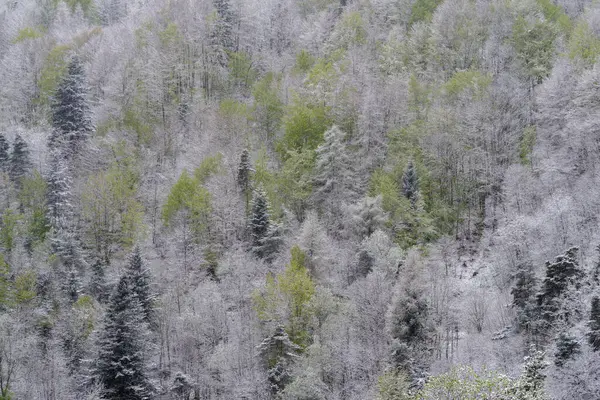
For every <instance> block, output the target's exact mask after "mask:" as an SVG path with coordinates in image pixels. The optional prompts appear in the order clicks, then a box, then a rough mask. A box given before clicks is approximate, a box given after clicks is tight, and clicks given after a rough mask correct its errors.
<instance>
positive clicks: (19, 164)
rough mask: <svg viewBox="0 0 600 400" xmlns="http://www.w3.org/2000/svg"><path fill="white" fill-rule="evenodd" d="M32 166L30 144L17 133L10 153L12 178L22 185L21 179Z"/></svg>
mask: <svg viewBox="0 0 600 400" xmlns="http://www.w3.org/2000/svg"><path fill="white" fill-rule="evenodd" d="M30 167H31V160H30V157H29V146H28V145H27V142H25V140H23V138H22V137H21V135H20V134H17V135H16V136H15V141H14V142H13V150H12V153H11V154H10V171H9V175H10V179H12V181H13V182H15V183H16V184H17V185H18V186H20V184H21V179H22V178H23V177H25V176H26V175H27V173H28V172H29V169H30Z"/></svg>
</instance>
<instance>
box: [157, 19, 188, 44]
mask: <svg viewBox="0 0 600 400" xmlns="http://www.w3.org/2000/svg"><path fill="white" fill-rule="evenodd" d="M158 39H159V40H160V44H161V46H163V47H165V48H167V47H170V46H175V45H177V44H178V43H180V42H181V41H183V37H182V36H181V33H180V32H179V28H178V27H177V24H176V23H175V22H170V23H169V24H167V26H166V27H165V29H163V30H161V31H160V32H158Z"/></svg>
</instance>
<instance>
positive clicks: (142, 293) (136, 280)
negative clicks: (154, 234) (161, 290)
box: [127, 246, 154, 325]
mask: <svg viewBox="0 0 600 400" xmlns="http://www.w3.org/2000/svg"><path fill="white" fill-rule="evenodd" d="M127 275H128V276H129V278H130V281H131V284H132V290H133V291H134V293H135V294H136V296H137V298H138V300H139V302H140V304H141V306H142V310H143V312H144V319H145V321H146V322H147V323H148V324H150V325H152V324H153V322H154V294H153V293H152V288H151V282H152V277H151V276H150V271H149V270H148V269H147V268H146V266H145V265H144V261H143V260H142V254H141V252H140V248H139V246H136V247H135V248H134V249H133V252H132V253H131V255H130V256H129V265H128V268H127Z"/></svg>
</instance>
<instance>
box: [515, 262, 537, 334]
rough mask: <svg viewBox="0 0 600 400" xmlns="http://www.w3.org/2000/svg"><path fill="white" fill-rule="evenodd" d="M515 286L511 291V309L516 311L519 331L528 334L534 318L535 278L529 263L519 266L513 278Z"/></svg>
mask: <svg viewBox="0 0 600 400" xmlns="http://www.w3.org/2000/svg"><path fill="white" fill-rule="evenodd" d="M515 278H516V282H515V286H514V287H513V288H512V290H511V292H510V293H511V294H512V296H513V303H512V304H513V307H515V308H516V309H517V324H518V327H519V329H520V330H524V331H525V332H529V331H530V329H531V324H532V322H533V321H534V320H535V318H536V310H537V308H536V304H535V290H536V284H537V282H536V278H535V274H534V273H533V266H532V265H531V264H530V263H524V264H521V265H519V267H518V272H517V274H516V276H515Z"/></svg>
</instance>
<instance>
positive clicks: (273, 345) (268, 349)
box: [258, 326, 301, 395]
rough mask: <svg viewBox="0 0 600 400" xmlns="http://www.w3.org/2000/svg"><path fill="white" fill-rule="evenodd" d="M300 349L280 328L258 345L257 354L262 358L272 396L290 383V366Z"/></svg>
mask: <svg viewBox="0 0 600 400" xmlns="http://www.w3.org/2000/svg"><path fill="white" fill-rule="evenodd" d="M300 350H301V348H300V346H298V345H297V344H295V343H294V342H292V340H291V339H290V337H289V336H288V334H287V332H286V331H285V329H284V328H283V327H282V326H278V327H277V328H276V329H275V332H274V333H273V335H271V336H269V337H267V338H266V339H265V340H263V341H262V343H261V344H260V345H258V351H259V354H260V355H261V356H262V358H263V360H264V362H265V364H266V368H267V374H268V380H269V383H270V385H271V391H272V392H273V394H274V395H277V393H279V392H281V391H282V390H283V389H284V388H285V386H286V385H287V384H288V383H290V382H291V380H292V377H291V375H290V370H291V364H292V362H293V361H294V359H295V358H296V357H298V353H299V352H300Z"/></svg>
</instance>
